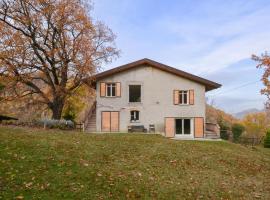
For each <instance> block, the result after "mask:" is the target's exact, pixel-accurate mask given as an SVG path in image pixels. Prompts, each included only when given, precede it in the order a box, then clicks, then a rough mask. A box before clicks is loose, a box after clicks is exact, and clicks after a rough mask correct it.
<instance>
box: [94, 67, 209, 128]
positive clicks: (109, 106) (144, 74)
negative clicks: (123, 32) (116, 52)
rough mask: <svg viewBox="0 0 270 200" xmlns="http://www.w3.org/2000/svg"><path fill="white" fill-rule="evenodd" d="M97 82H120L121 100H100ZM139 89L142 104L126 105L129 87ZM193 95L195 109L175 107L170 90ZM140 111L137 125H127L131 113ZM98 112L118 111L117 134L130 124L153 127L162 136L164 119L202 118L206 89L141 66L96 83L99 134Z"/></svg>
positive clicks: (186, 106) (99, 114) (98, 120)
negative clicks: (184, 91) (118, 124)
mask: <svg viewBox="0 0 270 200" xmlns="http://www.w3.org/2000/svg"><path fill="white" fill-rule="evenodd" d="M100 82H121V95H122V96H121V97H120V98H102V97H100V93H99V92H100ZM130 84H141V85H142V102H141V103H129V102H128V101H129V98H128V97H129V94H128V92H129V91H128V86H129V85H130ZM176 89H177V90H190V89H194V91H195V105H174V104H173V90H176ZM133 109H137V110H139V111H140V123H130V110H133ZM101 111H120V131H121V132H127V126H128V125H131V124H138V125H144V126H145V127H146V128H147V129H148V128H149V124H155V127H156V131H157V132H161V133H163V132H164V120H165V119H164V118H165V117H178V118H181V117H187V118H193V117H204V118H205V86H204V85H201V84H198V83H196V82H193V81H190V80H188V79H184V78H181V77H179V76H176V75H173V74H170V73H168V72H164V71H161V70H159V69H156V68H153V67H149V66H142V67H137V68H135V69H132V70H127V71H124V72H121V73H118V74H116V75H112V76H110V77H107V78H105V79H103V80H100V81H99V82H97V131H98V132H99V131H101Z"/></svg>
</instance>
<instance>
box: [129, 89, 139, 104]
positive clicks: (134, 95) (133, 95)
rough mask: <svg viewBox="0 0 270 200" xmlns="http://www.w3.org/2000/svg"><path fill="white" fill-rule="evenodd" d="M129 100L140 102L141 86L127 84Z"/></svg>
mask: <svg viewBox="0 0 270 200" xmlns="http://www.w3.org/2000/svg"><path fill="white" fill-rule="evenodd" d="M129 102H141V86H140V85H130V86H129Z"/></svg>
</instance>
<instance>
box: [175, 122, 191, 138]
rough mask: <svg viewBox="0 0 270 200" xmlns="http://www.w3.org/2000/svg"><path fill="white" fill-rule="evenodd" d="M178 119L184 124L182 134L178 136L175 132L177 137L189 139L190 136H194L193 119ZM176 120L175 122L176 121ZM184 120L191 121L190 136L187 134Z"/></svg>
mask: <svg viewBox="0 0 270 200" xmlns="http://www.w3.org/2000/svg"><path fill="white" fill-rule="evenodd" d="M176 119H180V120H181V123H182V130H181V133H180V134H176V132H175V135H176V136H186V137H189V136H193V128H194V127H193V119H192V118H176ZM176 119H175V120H176ZM184 120H189V123H190V125H189V126H190V133H189V134H185V125H184ZM175 126H176V124H175ZM175 130H176V127H175Z"/></svg>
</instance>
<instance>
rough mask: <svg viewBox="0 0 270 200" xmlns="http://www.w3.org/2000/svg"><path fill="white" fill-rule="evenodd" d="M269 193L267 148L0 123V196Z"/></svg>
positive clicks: (210, 196) (216, 196)
mask: <svg viewBox="0 0 270 200" xmlns="http://www.w3.org/2000/svg"><path fill="white" fill-rule="evenodd" d="M1 198H2V199H16V198H17V199H22V198H24V199H254V198H257V199H270V150H269V149H263V148H261V147H256V148H251V147H244V146H241V145H236V144H231V143H228V142H202V141H175V140H170V139H166V138H163V137H161V136H157V135H141V134H102V135H90V134H88V135H86V134H83V133H69V132H61V131H41V130H35V129H19V128H4V127H2V128H0V199H1Z"/></svg>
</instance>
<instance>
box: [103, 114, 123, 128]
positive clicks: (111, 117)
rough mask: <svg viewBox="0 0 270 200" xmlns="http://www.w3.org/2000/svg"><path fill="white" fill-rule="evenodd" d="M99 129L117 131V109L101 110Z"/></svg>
mask: <svg viewBox="0 0 270 200" xmlns="http://www.w3.org/2000/svg"><path fill="white" fill-rule="evenodd" d="M101 131H102V132H118V131H119V112H117V111H103V112H101Z"/></svg>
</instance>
